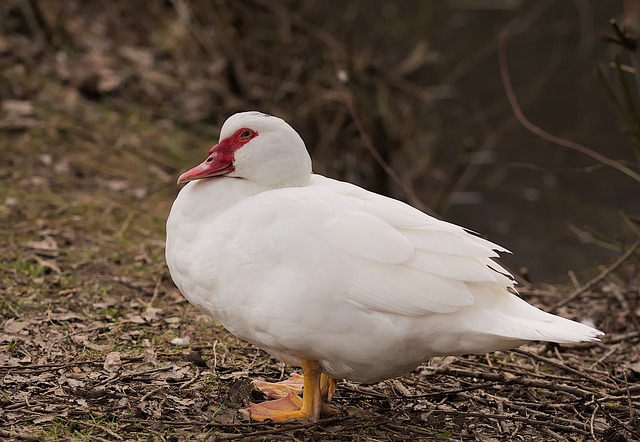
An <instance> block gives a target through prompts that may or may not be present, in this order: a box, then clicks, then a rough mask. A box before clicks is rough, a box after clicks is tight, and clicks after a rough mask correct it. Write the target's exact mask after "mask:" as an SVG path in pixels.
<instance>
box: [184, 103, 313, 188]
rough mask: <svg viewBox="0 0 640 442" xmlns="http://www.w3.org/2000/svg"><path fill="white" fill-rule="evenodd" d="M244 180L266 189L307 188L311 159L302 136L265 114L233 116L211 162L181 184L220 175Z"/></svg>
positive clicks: (211, 153)
mask: <svg viewBox="0 0 640 442" xmlns="http://www.w3.org/2000/svg"><path fill="white" fill-rule="evenodd" d="M223 175H224V176H228V177H234V178H242V179H245V180H249V181H252V182H255V183H256V184H260V185H263V186H265V187H274V188H276V187H291V186H304V185H307V184H308V183H309V180H310V178H311V158H310V157H309V153H308V152H307V148H306V146H305V144H304V141H302V138H300V135H298V133H297V132H296V131H295V130H294V129H293V128H292V127H291V126H289V124H287V123H286V122H285V121H284V120H282V119H280V118H278V117H273V116H271V115H267V114H263V113H261V112H241V113H238V114H235V115H232V116H231V117H229V118H228V119H227V121H225V122H224V124H223V125H222V129H221V130H220V141H219V142H218V144H216V145H215V146H213V147H212V148H211V149H209V156H208V157H207V159H206V160H205V161H204V162H203V163H201V164H199V165H198V166H196V167H194V168H193V169H190V170H188V171H187V172H185V173H183V174H182V175H180V177H179V178H178V184H180V183H186V182H188V181H194V180H201V179H204V178H212V177H216V176H223Z"/></svg>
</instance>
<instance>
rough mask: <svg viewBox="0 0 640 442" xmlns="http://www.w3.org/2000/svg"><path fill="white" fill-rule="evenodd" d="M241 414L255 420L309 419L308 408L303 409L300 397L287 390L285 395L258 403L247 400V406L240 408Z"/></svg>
mask: <svg viewBox="0 0 640 442" xmlns="http://www.w3.org/2000/svg"><path fill="white" fill-rule="evenodd" d="M240 412H241V413H242V414H244V415H245V416H247V417H249V418H250V419H253V420H255V421H266V420H270V421H273V422H284V421H288V420H291V419H309V418H311V417H312V414H311V412H310V410H303V407H302V399H300V397H299V396H297V395H295V394H293V393H291V392H289V394H287V396H285V397H282V398H280V399H275V400H273V401H266V402H262V403H260V404H254V403H253V402H249V408H245V409H242V410H240Z"/></svg>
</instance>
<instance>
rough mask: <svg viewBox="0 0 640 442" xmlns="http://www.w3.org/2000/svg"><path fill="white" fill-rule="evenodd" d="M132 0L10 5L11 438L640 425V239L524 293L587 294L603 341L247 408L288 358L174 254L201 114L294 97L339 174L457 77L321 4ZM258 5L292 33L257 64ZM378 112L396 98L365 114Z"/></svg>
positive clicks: (6, 253) (450, 361) (462, 361)
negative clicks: (215, 313)
mask: <svg viewBox="0 0 640 442" xmlns="http://www.w3.org/2000/svg"><path fill="white" fill-rule="evenodd" d="M85 3H86V4H85ZM132 4H133V3H129V2H106V3H105V2H103V3H94V2H73V1H70V2H60V3H59V6H54V3H52V2H39V1H32V2H11V1H10V2H4V3H2V5H0V13H1V14H2V15H3V17H6V18H7V20H6V21H4V22H3V26H4V29H3V33H2V34H0V72H2V73H1V74H0V81H1V85H2V88H1V89H0V98H1V99H2V100H3V101H2V113H3V120H2V121H1V122H0V131H1V133H2V137H1V138H0V150H1V151H2V152H3V155H2V156H1V157H0V282H1V284H2V295H1V298H0V319H1V320H2V323H1V326H0V327H1V328H0V345H1V346H2V351H1V353H0V388H1V391H0V404H1V409H0V437H2V438H3V439H4V440H163V441H164V440H172V441H177V440H232V439H244V440H262V439H265V440H279V439H282V440H292V439H299V440H363V441H364V440H376V441H377V440H419V439H423V440H424V439H427V440H433V439H436V440H438V439H442V440H484V441H488V440H549V439H556V440H574V441H582V440H599V441H625V440H639V439H640V427H639V425H638V414H639V413H640V388H639V387H638V382H639V380H640V366H639V365H638V364H639V363H640V362H639V361H640V354H639V353H640V351H639V350H638V349H639V345H638V344H640V333H639V331H638V330H639V324H638V319H637V318H638V316H639V315H640V299H639V293H638V287H639V284H640V283H639V275H638V261H637V253H636V254H635V255H634V254H633V253H629V256H627V258H626V259H625V260H624V261H623V262H621V263H619V266H618V267H616V269H615V270H613V271H607V270H606V269H602V277H600V278H599V279H598V280H597V281H595V282H594V283H593V284H589V285H588V286H585V287H586V288H585V289H581V288H580V287H581V286H582V285H583V284H584V283H585V281H583V282H582V283H576V286H575V287H540V286H535V287H534V286H530V287H529V286H526V287H525V288H524V290H523V296H524V297H526V299H527V300H528V301H530V302H532V303H534V304H536V305H538V306H541V307H544V306H546V307H547V309H554V308H555V311H556V312H557V313H559V314H562V315H563V316H566V317H570V318H574V319H579V320H580V319H584V318H583V316H584V312H586V311H588V312H589V316H590V318H591V319H593V320H594V321H595V322H596V324H597V325H598V326H599V327H600V328H602V329H603V330H605V331H607V336H606V337H605V338H604V340H603V342H601V343H595V344H583V345H575V346H550V345H544V344H532V345H529V346H526V347H524V348H523V349H521V350H519V351H514V352H504V353H502V352H501V353H494V354H489V355H481V356H469V357H460V358H441V359H436V360H433V361H431V362H429V364H427V365H425V366H423V367H421V368H420V369H419V370H417V371H415V372H414V373H412V374H410V375H409V376H406V377H404V378H402V379H396V380H390V381H386V382H382V383H380V384H377V385H368V386H364V385H355V384H351V383H347V382H342V383H340V384H339V387H338V393H337V397H336V398H335V405H336V406H337V408H338V409H339V410H340V414H339V415H337V416H335V417H332V418H327V419H325V420H322V421H320V422H317V423H303V424H301V423H291V424H268V423H267V424H258V423H250V422H248V421H247V420H246V419H244V418H243V417H242V416H241V415H240V414H239V413H238V412H237V408H239V407H241V406H242V404H243V403H244V402H245V401H246V400H248V399H251V400H260V399H261V397H260V394H259V393H258V392H256V391H253V390H252V389H251V387H250V383H249V380H250V379H251V378H256V377H263V378H266V379H270V380H277V379H280V378H282V377H283V376H286V375H287V371H285V370H284V369H283V368H282V367H281V366H280V365H278V364H277V363H276V361H274V360H272V359H270V358H269V357H268V356H267V355H265V354H264V353H263V352H261V351H260V350H258V349H256V348H253V347H251V346H249V345H247V344H245V343H243V342H239V341H237V340H236V339H234V338H233V337H232V336H230V335H229V334H228V333H226V332H225V331H224V330H223V329H221V328H220V327H219V326H217V325H216V324H214V323H213V322H212V321H211V320H210V319H209V318H208V317H204V316H203V315H201V314H200V313H198V312H197V311H196V310H195V309H194V308H192V307H191V306H190V305H189V304H188V303H187V302H186V301H185V300H184V299H183V298H182V296H181V295H180V294H179V293H178V292H177V290H176V289H175V287H174V286H173V284H172V283H171V281H170V279H169V276H168V272H167V270H166V268H165V265H164V257H163V247H164V227H163V224H164V221H165V217H166V214H167V213H168V210H169V205H170V202H171V201H172V199H173V196H174V195H175V193H176V192H177V188H176V187H175V185H174V179H175V176H176V175H177V173H178V171H179V170H181V169H183V168H184V167H186V166H187V165H190V164H193V163H194V162H195V161H198V160H199V159H200V158H199V155H200V154H202V152H204V151H205V149H206V146H207V145H208V144H210V143H211V140H212V139H214V138H215V133H214V132H215V129H214V128H212V127H211V126H208V125H204V124H203V123H202V121H203V120H208V121H211V120H213V121H222V120H223V119H224V117H226V116H227V115H228V114H229V113H230V112H232V111H233V110H236V109H244V108H246V107H253V106H256V107H260V108H261V109H263V110H266V111H270V112H276V113H279V114H280V115H283V116H285V117H286V116H287V115H288V114H290V113H291V112H292V109H301V111H300V112H301V113H300V114H298V115H296V116H295V118H296V120H297V122H298V123H299V125H301V126H302V128H303V129H302V131H303V132H305V133H307V134H308V136H309V137H310V138H311V139H312V141H313V142H312V143H310V144H312V145H314V146H316V152H314V156H316V158H320V159H321V161H320V163H322V160H323V159H325V160H326V158H328V157H330V156H331V154H330V151H329V150H328V149H329V147H328V146H330V145H331V144H332V143H334V142H335V140H336V139H337V137H338V134H339V136H340V139H341V140H343V144H344V145H348V146H350V149H351V147H353V149H352V150H350V155H351V156H349V157H348V158H347V159H346V160H344V163H340V164H334V167H335V171H336V175H339V176H344V177H346V178H351V179H352V178H358V177H359V178H362V177H363V176H367V175H371V176H373V177H381V176H382V174H383V173H382V172H380V171H379V169H377V168H375V167H374V164H375V161H374V160H368V161H371V162H370V163H366V162H365V164H361V163H359V167H358V168H357V169H358V170H357V172H356V171H355V170H356V168H355V167H352V164H350V163H349V162H351V163H353V162H355V159H357V158H360V159H362V158H368V159H370V158H371V156H370V155H368V154H367V155H365V153H366V152H367V149H368V147H367V142H366V136H364V135H363V134H365V133H368V134H369V135H371V133H370V132H371V130H372V129H371V128H374V127H375V128H377V129H376V130H377V131H379V132H378V133H376V134H375V135H376V137H375V139H376V140H383V141H384V142H383V143H380V145H376V147H380V146H382V145H388V144H385V143H387V142H389V143H391V145H393V146H396V148H397V149H398V152H401V151H402V150H403V149H404V148H405V147H406V146H408V145H410V144H411V143H416V142H425V140H426V139H428V137H429V131H428V130H424V131H411V130H408V131H404V132H402V133H403V134H410V135H407V137H406V138H402V139H395V138H393V136H392V134H391V132H390V131H388V130H387V129H386V128H388V127H391V126H392V125H394V124H399V122H404V124H406V126H407V127H408V128H415V127H416V121H418V119H419V118H421V117H422V110H421V106H422V105H424V104H426V103H430V102H431V100H437V99H438V93H444V92H446V91H438V90H433V89H429V87H428V86H426V85H420V84H416V83H414V82H409V81H408V80H407V78H408V77H410V74H411V72H412V71H411V69H412V66H413V65H412V64H411V63H409V61H410V60H414V62H413V63H417V65H416V66H418V67H417V68H415V66H414V68H415V69H419V68H421V67H422V66H424V63H427V62H428V51H426V50H425V51H426V52H424V53H423V54H422V55H421V54H417V55H415V54H414V56H413V57H414V58H407V59H405V61H404V65H403V64H402V63H400V64H399V66H400V67H402V66H404V67H402V69H404V70H399V69H400V67H398V68H397V69H396V70H393V69H387V67H388V66H386V65H380V63H381V61H380V60H375V59H373V58H371V54H370V53H369V55H367V52H366V51H363V52H362V53H358V54H355V55H353V54H351V55H349V54H347V53H345V52H344V48H343V47H336V43H335V41H334V40H333V38H332V36H331V33H330V30H323V29H317V28H314V27H309V26H306V25H305V26H302V24H303V23H306V22H304V19H303V17H305V16H309V14H311V13H312V12H313V11H310V10H302V11H300V12H299V13H298V12H295V13H294V12H292V11H289V10H285V9H283V7H282V6H280V4H279V3H278V2H270V1H266V0H261V1H259V2H256V4H257V5H258V6H257V8H258V12H257V13H256V12H255V11H254V13H253V15H250V14H248V12H249V11H247V10H246V5H245V4H244V3H241V2H233V3H227V2H224V1H217V2H214V3H213V7H212V8H205V7H204V3H199V2H193V4H191V6H190V7H187V5H186V3H184V2H182V1H179V0H176V1H174V2H170V3H168V4H167V5H163V6H160V5H162V4H161V3H157V4H156V3H155V2H153V3H152V2H150V3H149V8H150V9H149V10H148V11H146V14H147V17H148V19H142V20H141V19H140V16H139V15H138V14H136V13H135V12H136V11H135V10H134V9H135V7H133V6H130V5H132ZM45 5H46V7H45ZM312 6H313V5H312ZM312 6H309V7H310V8H311V7H312ZM56 7H59V8H62V9H64V10H62V11H56V10H55V8H56ZM132 8H134V9H132ZM316 12H317V11H316ZM249 17H251V20H253V21H260V22H261V23H267V22H269V23H273V26H272V28H268V27H262V28H259V29H262V31H261V32H264V33H274V32H275V33H277V34H276V35H278V38H280V39H281V40H282V41H283V42H284V45H282V46H279V48H286V51H284V52H283V53H282V54H278V56H280V57H281V58H282V60H283V62H282V63H281V64H279V65H278V66H274V67H273V71H272V72H271V74H270V76H264V75H262V76H260V75H258V74H255V73H254V72H256V70H254V69H253V68H254V66H259V65H261V64H264V63H267V60H266V59H261V58H260V54H261V53H262V52H263V51H262V50H261V48H262V47H263V46H264V47H265V48H268V47H269V41H270V40H269V38H267V36H264V35H262V36H261V35H260V32H258V31H251V32H252V34H251V39H252V40H251V44H249V39H248V37H247V38H238V34H242V33H243V32H249V31H248V29H249V28H248V25H249V24H248V23H247V21H248V20H249ZM3 20H4V18H3ZM206 23H212V24H213V25H211V26H206V25H205V24H206ZM229 23H233V26H231V25H228V24H229ZM285 24H286V26H285ZM269 35H270V36H271V35H272V34H269ZM81 37H82V38H81ZM310 51H314V53H315V55H317V56H316V57H308V56H307V54H309V52H310ZM416 60H417V61H416ZM421 63H422V64H421ZM340 66H344V68H345V69H347V71H348V72H349V73H350V75H351V76H352V77H351V82H350V83H349V86H348V88H347V86H345V84H343V83H341V82H340V81H339V79H338V77H337V76H336V75H335V70H334V69H335V68H337V67H340ZM371 70H373V72H374V74H373V75H372V76H371V77H366V76H365V73H366V72H369V73H370V72H372V71H371ZM400 71H401V72H400ZM311 72H319V74H318V76H317V77H313V78H312V77H311V74H310V73H311ZM281 79H285V80H282V81H281ZM369 90H371V91H373V92H372V93H371V94H366V93H363V91H365V92H366V91H369ZM403 90H405V93H406V94H407V95H411V98H407V99H398V100H396V101H395V102H394V106H397V109H395V108H394V109H391V110H389V109H388V108H387V107H385V106H381V107H379V108H378V107H375V106H374V105H373V104H371V103H363V102H362V100H363V99H364V98H363V97H369V98H370V99H371V100H374V101H375V100H383V99H384V97H385V96H388V94H389V93H390V91H393V92H394V93H396V94H397V93H400V92H399V91H403ZM310 97H315V99H314V100H311V99H310ZM222 103H224V105H222ZM302 103H304V105H302ZM371 108H376V109H383V110H385V111H384V112H385V113H383V114H379V115H378V114H376V112H367V113H366V115H364V114H361V113H362V111H360V113H359V111H358V109H371ZM380 112H382V110H380ZM358 118H359V119H360V124H361V126H362V128H366V130H364V129H361V128H359V127H358V126H359V125H358V123H356V124H353V122H354V119H355V120H357V119H358ZM320 133H324V134H328V135H325V136H324V137H320V136H319V135H318V134H320ZM363 137H364V139H363ZM385 137H386V138H385ZM314 138H315V140H314ZM192 148H194V149H192ZM381 154H382V160H383V161H384V162H388V163H393V162H394V161H396V162H397V161H407V162H411V161H414V159H411V157H410V156H409V157H406V156H405V157H402V155H401V154H400V153H397V152H395V151H394V153H393V154H392V153H391V152H381ZM401 158H404V159H401ZM407 158H408V159H407ZM421 161H422V162H423V163H424V160H421ZM324 164H327V163H324ZM423 166H425V164H421V165H420V167H423ZM374 170H375V171H376V172H372V171H374ZM418 170H419V169H418V168H416V169H415V173H416V176H417V171H418ZM420 170H422V169H420ZM356 175H357V176H356ZM388 179H390V180H392V178H388ZM383 181H384V180H383ZM412 184H415V183H412ZM381 186H383V187H384V186H387V189H388V184H387V185H381ZM410 187H411V186H410ZM445 187H446V186H445ZM418 197H421V196H418ZM445 199H446V198H445ZM568 298H570V299H571V300H570V301H569V302H565V300H566V299H568ZM175 338H189V339H190V340H189V342H188V344H187V345H177V344H176V343H174V342H176V341H174V339H175Z"/></svg>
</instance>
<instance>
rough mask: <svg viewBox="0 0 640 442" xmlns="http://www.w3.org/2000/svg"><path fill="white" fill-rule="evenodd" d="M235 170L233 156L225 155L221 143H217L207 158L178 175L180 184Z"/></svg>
mask: <svg viewBox="0 0 640 442" xmlns="http://www.w3.org/2000/svg"><path fill="white" fill-rule="evenodd" d="M234 170H235V167H234V166H233V156H229V155H225V153H224V150H223V149H221V148H220V144H216V145H215V146H213V147H212V148H211V149H210V150H209V156H208V157H207V159H206V160H204V161H203V162H202V163H200V164H198V165H197V166H196V167H194V168H193V169H189V170H187V171H186V172H185V173H183V174H182V175H180V176H179V177H178V184H182V183H186V182H189V181H195V180H201V179H204V178H211V177H214V176H219V175H226V174H228V173H231V172H233V171H234Z"/></svg>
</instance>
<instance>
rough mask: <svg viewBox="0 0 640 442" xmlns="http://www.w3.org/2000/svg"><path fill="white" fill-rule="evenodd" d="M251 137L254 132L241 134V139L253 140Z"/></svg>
mask: <svg viewBox="0 0 640 442" xmlns="http://www.w3.org/2000/svg"><path fill="white" fill-rule="evenodd" d="M251 135H253V132H251V131H250V130H248V129H247V130H243V131H242V133H241V134H240V139H241V140H246V139H247V138H251Z"/></svg>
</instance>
